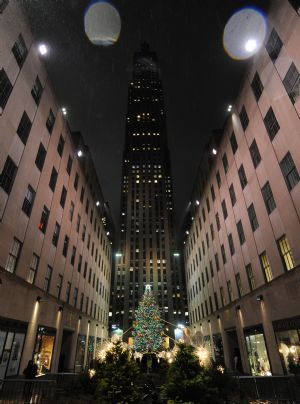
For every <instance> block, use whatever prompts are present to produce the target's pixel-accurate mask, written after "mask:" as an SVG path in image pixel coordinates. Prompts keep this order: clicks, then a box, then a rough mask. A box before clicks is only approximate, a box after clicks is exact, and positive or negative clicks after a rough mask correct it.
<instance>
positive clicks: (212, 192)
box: [210, 185, 216, 201]
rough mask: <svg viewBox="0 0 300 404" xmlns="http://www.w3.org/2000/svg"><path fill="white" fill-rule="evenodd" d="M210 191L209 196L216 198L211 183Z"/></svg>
mask: <svg viewBox="0 0 300 404" xmlns="http://www.w3.org/2000/svg"><path fill="white" fill-rule="evenodd" d="M210 192H211V198H212V200H213V201H214V200H215V199H216V194H215V189H214V186H213V185H212V186H211V187H210Z"/></svg>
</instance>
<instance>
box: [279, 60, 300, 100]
mask: <svg viewBox="0 0 300 404" xmlns="http://www.w3.org/2000/svg"><path fill="white" fill-rule="evenodd" d="M283 85H284V87H285V89H286V91H287V93H288V95H289V97H290V99H291V101H292V103H293V104H295V102H296V101H297V98H298V97H299V95H300V74H299V72H298V69H297V67H296V66H295V64H294V63H292V64H291V66H290V68H289V70H288V72H287V74H286V76H285V78H284V79H283Z"/></svg>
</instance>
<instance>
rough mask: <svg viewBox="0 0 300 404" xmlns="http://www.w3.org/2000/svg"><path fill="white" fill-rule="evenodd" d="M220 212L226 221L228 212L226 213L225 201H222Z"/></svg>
mask: <svg viewBox="0 0 300 404" xmlns="http://www.w3.org/2000/svg"><path fill="white" fill-rule="evenodd" d="M222 211H223V216H224V220H226V219H227V216H228V212H227V207H226V202H225V199H223V201H222Z"/></svg>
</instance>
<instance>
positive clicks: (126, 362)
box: [96, 341, 139, 404]
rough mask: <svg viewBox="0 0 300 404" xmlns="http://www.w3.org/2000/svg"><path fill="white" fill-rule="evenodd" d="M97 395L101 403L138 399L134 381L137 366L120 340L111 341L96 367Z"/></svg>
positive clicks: (127, 401)
mask: <svg viewBox="0 0 300 404" xmlns="http://www.w3.org/2000/svg"><path fill="white" fill-rule="evenodd" d="M96 371H97V375H96V377H97V379H99V382H98V387H97V391H96V394H97V397H98V398H99V399H100V402H101V404H117V403H118V404H122V403H124V404H125V403H134V402H136V401H137V400H138V399H139V392H138V388H137V385H136V384H135V383H136V380H137V377H138V375H139V368H138V366H137V365H136V363H135V361H134V360H133V359H131V358H130V352H129V350H128V349H127V348H126V349H125V348H124V346H123V345H122V342H121V341H117V342H114V343H113V347H112V349H110V350H109V351H108V352H107V354H106V358H105V362H103V363H100V364H99V366H98V367H97V369H96Z"/></svg>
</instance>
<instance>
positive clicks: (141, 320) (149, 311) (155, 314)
mask: <svg viewBox="0 0 300 404" xmlns="http://www.w3.org/2000/svg"><path fill="white" fill-rule="evenodd" d="M132 334H133V337H134V347H135V350H136V351H137V352H158V351H161V350H162V349H163V335H162V334H163V324H162V321H161V318H160V311H159V307H158V305H157V304H156V302H155V299H154V296H153V293H152V291H151V286H150V285H147V286H146V289H145V293H144V295H143V297H142V300H141V301H140V304H139V307H138V309H137V311H136V313H135V321H134V323H133V332H132Z"/></svg>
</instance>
